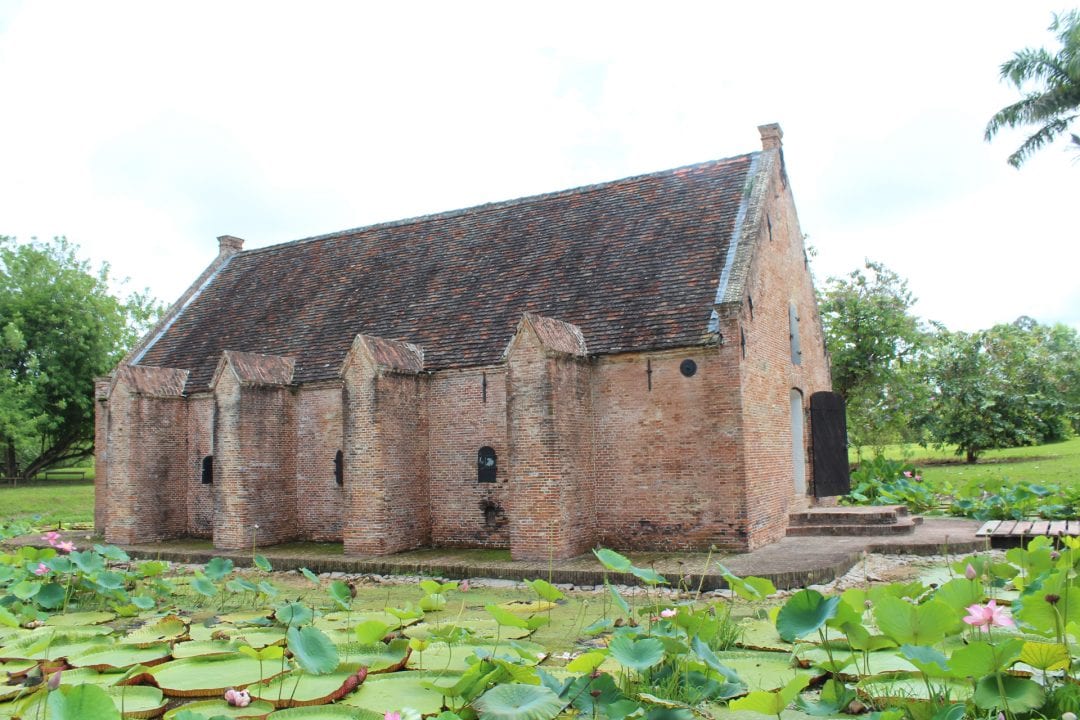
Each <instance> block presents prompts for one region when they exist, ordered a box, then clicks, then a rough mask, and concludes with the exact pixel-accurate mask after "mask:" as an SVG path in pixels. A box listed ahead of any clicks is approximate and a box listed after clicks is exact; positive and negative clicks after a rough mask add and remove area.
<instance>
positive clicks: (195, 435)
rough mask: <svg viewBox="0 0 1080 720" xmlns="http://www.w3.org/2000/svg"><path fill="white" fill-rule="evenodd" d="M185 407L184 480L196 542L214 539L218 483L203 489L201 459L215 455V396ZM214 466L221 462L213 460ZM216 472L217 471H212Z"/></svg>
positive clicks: (190, 401)
mask: <svg viewBox="0 0 1080 720" xmlns="http://www.w3.org/2000/svg"><path fill="white" fill-rule="evenodd" d="M187 403H188V448H189V452H188V454H187V457H186V458H185V462H184V469H185V475H186V478H187V483H186V487H187V494H186V496H185V497H186V500H187V508H188V534H190V535H191V536H193V537H199V538H212V537H213V536H214V492H215V490H216V489H217V488H218V487H220V483H215V484H213V485H204V484H203V482H202V459H203V458H204V457H206V456H207V455H213V454H214V396H213V395H212V394H210V393H201V394H199V395H192V396H190V397H188V399H187ZM215 463H216V464H217V465H220V464H221V461H220V459H217V458H215ZM215 469H216V468H215Z"/></svg>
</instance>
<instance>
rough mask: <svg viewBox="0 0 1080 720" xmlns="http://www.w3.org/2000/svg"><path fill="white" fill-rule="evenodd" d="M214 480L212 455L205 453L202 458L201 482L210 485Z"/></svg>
mask: <svg viewBox="0 0 1080 720" xmlns="http://www.w3.org/2000/svg"><path fill="white" fill-rule="evenodd" d="M213 482H214V456H213V455H207V456H206V457H204V458H203V459H202V484H203V485H211V484H213Z"/></svg>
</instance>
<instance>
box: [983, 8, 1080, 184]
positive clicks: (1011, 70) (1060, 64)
mask: <svg viewBox="0 0 1080 720" xmlns="http://www.w3.org/2000/svg"><path fill="white" fill-rule="evenodd" d="M1050 31H1051V32H1053V33H1055V34H1056V35H1057V39H1058V42H1060V43H1061V47H1060V48H1059V49H1058V50H1057V51H1056V52H1051V51H1049V50H1046V49H1045V48H1038V49H1035V48H1025V49H1024V50H1020V51H1019V52H1017V53H1016V54H1014V55H1013V57H1012V58H1011V59H1010V60H1007V61H1006V62H1005V63H1003V64H1002V66H1001V78H1002V79H1003V80H1007V81H1008V82H1010V83H1011V84H1012V85H1014V86H1015V87H1016V89H1017V90H1019V91H1020V92H1022V93H1024V97H1023V99H1022V100H1020V101H1018V102H1015V103H1013V104H1012V105H1009V106H1007V107H1004V108H1002V109H1001V110H998V112H997V113H996V114H995V115H994V117H992V118H990V122H989V123H988V124H987V126H986V140H987V141H989V140H991V139H993V137H994V136H995V135H996V134H997V133H998V131H1000V130H1001V129H1002V128H1006V127H1008V128H1015V127H1021V126H1025V125H1028V126H1037V127H1038V129H1037V130H1036V131H1035V132H1034V133H1033V134H1032V135H1031V136H1030V137H1028V139H1027V140H1025V141H1024V142H1023V144H1022V145H1020V148H1019V149H1018V150H1017V151H1016V152H1014V153H1013V154H1012V155H1010V156H1009V164H1010V165H1012V166H1013V167H1020V166H1021V165H1023V164H1024V161H1026V160H1027V159H1028V158H1029V157H1030V156H1031V155H1032V153H1034V152H1035V151H1036V150H1038V149H1039V148H1041V147H1043V146H1044V145H1047V144H1048V143H1050V142H1052V141H1053V140H1054V139H1055V138H1057V137H1058V136H1059V135H1061V134H1062V133H1065V132H1066V131H1068V129H1069V126H1070V125H1071V124H1072V123H1073V121H1075V120H1076V118H1077V117H1080V11H1076V10H1073V11H1071V12H1068V13H1065V14H1064V15H1054V21H1053V22H1052V23H1051V24H1050ZM1072 142H1073V143H1074V144H1075V145H1077V146H1080V136H1077V135H1076V134H1072Z"/></svg>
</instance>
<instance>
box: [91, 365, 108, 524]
mask: <svg viewBox="0 0 1080 720" xmlns="http://www.w3.org/2000/svg"><path fill="white" fill-rule="evenodd" d="M110 385H112V378H109V377H103V378H94V530H95V531H96V532H97V533H98V534H99V535H104V534H105V531H106V522H105V520H106V518H107V517H108V503H107V500H108V498H109V484H108V483H109V461H108V457H109V390H110Z"/></svg>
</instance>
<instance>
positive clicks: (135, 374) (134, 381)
mask: <svg viewBox="0 0 1080 720" xmlns="http://www.w3.org/2000/svg"><path fill="white" fill-rule="evenodd" d="M187 378H188V371H187V370H175V369H173V368H163V367H145V366H139V367H132V366H123V367H121V368H120V369H119V371H118V372H117V375H116V381H117V382H118V383H124V384H125V385H127V386H128V387H129V388H131V389H132V390H134V391H135V392H137V393H139V394H140V395H152V396H155V397H170V396H179V395H181V394H183V392H184V383H186V382H187Z"/></svg>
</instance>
